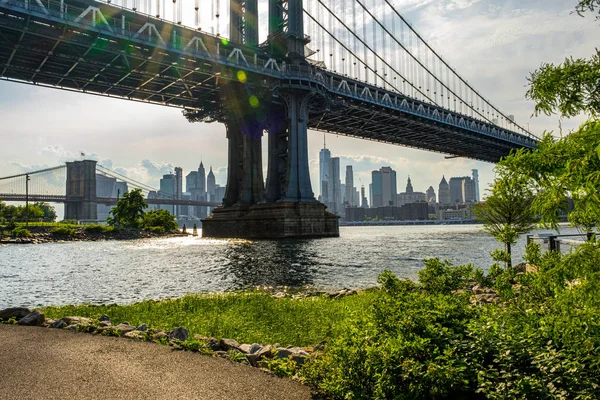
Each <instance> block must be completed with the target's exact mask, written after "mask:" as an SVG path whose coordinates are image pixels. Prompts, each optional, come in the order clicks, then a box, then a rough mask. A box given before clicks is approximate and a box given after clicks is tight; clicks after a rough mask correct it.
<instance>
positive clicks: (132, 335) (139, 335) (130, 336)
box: [123, 331, 145, 341]
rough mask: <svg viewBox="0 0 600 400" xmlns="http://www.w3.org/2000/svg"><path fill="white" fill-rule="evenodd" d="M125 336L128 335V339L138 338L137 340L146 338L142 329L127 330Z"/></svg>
mask: <svg viewBox="0 0 600 400" xmlns="http://www.w3.org/2000/svg"><path fill="white" fill-rule="evenodd" d="M123 337H126V338H127V339H132V340H137V341H142V340H144V339H145V335H144V333H143V332H141V331H131V332H127V333H126V334H124V335H123Z"/></svg>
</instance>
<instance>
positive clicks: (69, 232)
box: [50, 226, 77, 237]
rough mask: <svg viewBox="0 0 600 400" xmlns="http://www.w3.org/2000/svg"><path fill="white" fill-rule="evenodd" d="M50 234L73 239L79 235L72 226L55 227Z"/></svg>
mask: <svg viewBox="0 0 600 400" xmlns="http://www.w3.org/2000/svg"><path fill="white" fill-rule="evenodd" d="M50 233H52V235H54V236H63V237H73V236H75V235H77V230H76V229H75V228H74V227H72V226H55V227H54V228H52V230H51V231H50Z"/></svg>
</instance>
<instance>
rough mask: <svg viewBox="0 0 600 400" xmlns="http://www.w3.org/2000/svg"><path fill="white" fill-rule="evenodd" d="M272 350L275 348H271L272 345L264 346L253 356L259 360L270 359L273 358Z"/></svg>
mask: <svg viewBox="0 0 600 400" xmlns="http://www.w3.org/2000/svg"><path fill="white" fill-rule="evenodd" d="M273 350H275V347H273V346H272V345H270V344H268V345H266V346H264V347H263V348H262V349H260V350H259V351H258V352H256V353H254V354H256V356H257V357H258V358H259V359H260V358H263V357H266V358H272V357H273Z"/></svg>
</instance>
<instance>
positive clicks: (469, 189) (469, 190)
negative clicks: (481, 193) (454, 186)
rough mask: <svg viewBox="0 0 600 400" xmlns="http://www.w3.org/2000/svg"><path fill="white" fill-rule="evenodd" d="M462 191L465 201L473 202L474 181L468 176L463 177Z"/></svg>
mask: <svg viewBox="0 0 600 400" xmlns="http://www.w3.org/2000/svg"><path fill="white" fill-rule="evenodd" d="M462 192H463V200H464V202H465V203H474V202H475V182H474V181H473V179H471V177H470V176H465V177H463V182H462Z"/></svg>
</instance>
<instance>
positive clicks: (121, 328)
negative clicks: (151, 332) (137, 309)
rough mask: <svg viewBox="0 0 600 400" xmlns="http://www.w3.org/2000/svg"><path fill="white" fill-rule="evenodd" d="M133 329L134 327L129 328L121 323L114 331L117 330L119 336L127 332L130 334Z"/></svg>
mask: <svg viewBox="0 0 600 400" xmlns="http://www.w3.org/2000/svg"><path fill="white" fill-rule="evenodd" d="M134 329H135V326H131V325H129V324H127V323H122V324H119V325H117V326H115V330H117V331H118V332H119V333H120V334H121V335H122V334H124V333H127V332H131V331H133V330H134Z"/></svg>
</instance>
